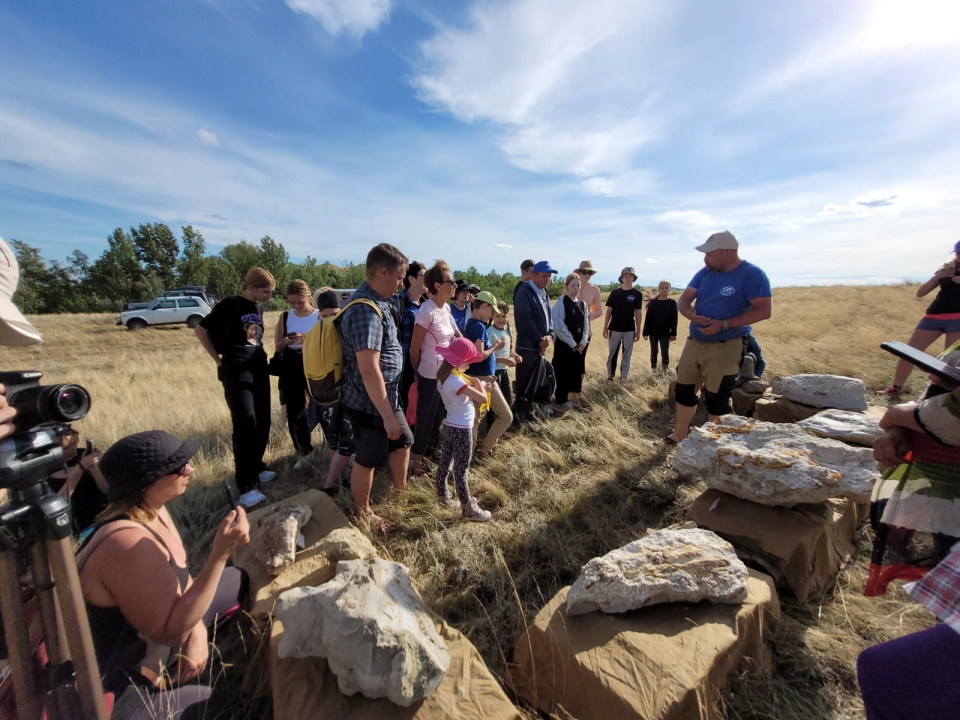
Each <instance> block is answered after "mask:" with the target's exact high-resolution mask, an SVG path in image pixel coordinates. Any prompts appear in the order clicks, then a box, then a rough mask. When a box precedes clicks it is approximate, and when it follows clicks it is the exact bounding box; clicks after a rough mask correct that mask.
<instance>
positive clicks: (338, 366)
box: [303, 298, 383, 405]
mask: <svg viewBox="0 0 960 720" xmlns="http://www.w3.org/2000/svg"><path fill="white" fill-rule="evenodd" d="M358 303H362V304H364V305H369V306H370V307H372V308H373V309H374V310H375V311H376V312H377V317H379V318H380V320H381V322H382V321H383V313H382V312H381V311H380V307H379V306H378V305H377V304H376V303H375V302H373V301H372V300H368V299H367V298H357V299H356V300H351V301H350V302H348V303H347V304H346V305H344V306H343V308H342V309H341V310H340V312H339V313H337V314H336V315H334V316H333V317H328V318H322V319H320V320H319V321H318V322H317V324H316V325H314V326H313V327H312V328H310V331H309V332H308V333H307V335H306V337H304V339H303V374H304V375H305V376H306V378H307V392H308V393H310V397H311V398H313V401H314V402H315V403H317V404H318V405H330V404H332V403H335V402H339V401H340V385H341V383H342V382H343V342H342V341H341V340H340V328H339V325H338V323H339V320H340V318H341V317H343V314H344V313H345V312H346V311H347V309H348V308H349V307H350V306H351V305H356V304H358Z"/></svg>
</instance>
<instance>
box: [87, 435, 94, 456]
mask: <svg viewBox="0 0 960 720" xmlns="http://www.w3.org/2000/svg"><path fill="white" fill-rule="evenodd" d="M92 454H93V438H89V437H88V438H87V455H92Z"/></svg>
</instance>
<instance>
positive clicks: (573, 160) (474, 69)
mask: <svg viewBox="0 0 960 720" xmlns="http://www.w3.org/2000/svg"><path fill="white" fill-rule="evenodd" d="M664 6H665V4H664V3H655V2H652V1H651V0H597V1H596V2H593V3H589V4H586V3H582V2H579V1H578V0H518V1H517V2H512V3H477V4H476V5H474V6H473V8H472V10H471V11H470V14H469V20H468V23H467V25H466V27H464V28H441V29H440V30H438V32H437V33H436V34H435V35H434V36H433V37H432V38H430V39H429V40H427V41H425V42H424V43H422V44H421V46H420V49H421V56H422V59H421V68H420V72H419V73H418V74H417V75H416V76H415V77H414V78H413V80H412V84H413V86H414V88H415V89H416V90H417V93H418V96H419V98H420V99H421V100H422V101H423V102H424V103H426V104H428V105H431V106H433V107H436V108H439V109H441V110H444V111H446V112H449V113H450V114H452V115H453V116H455V117H457V118H458V119H460V120H462V121H464V122H475V121H480V120H488V121H493V122H495V123H499V124H501V125H503V126H504V132H503V135H502V137H501V140H500V143H499V144H500V148H501V149H502V150H503V152H504V153H505V155H506V156H507V158H508V159H509V160H510V162H511V163H513V164H514V165H516V166H517V167H520V168H522V169H524V170H528V171H530V172H534V173H540V174H555V175H573V176H576V177H580V178H585V179H587V180H588V181H589V182H587V183H586V184H585V185H584V186H583V190H584V191H586V192H587V193H590V194H598V195H611V196H624V195H629V194H640V193H643V192H646V191H648V190H649V188H650V185H651V177H652V176H650V175H649V174H648V173H644V171H643V170H642V169H641V168H638V167H636V162H635V161H636V155H637V152H638V151H639V150H640V149H641V148H643V147H644V146H645V145H647V144H648V143H650V142H651V141H652V140H654V139H656V138H657V137H658V136H659V134H660V131H661V121H660V118H659V115H658V112H657V111H656V109H655V108H654V107H653V106H652V104H653V101H654V98H655V96H656V93H657V91H656V89H655V88H656V85H657V82H658V81H659V78H658V76H657V75H656V72H655V70H654V68H655V67H656V64H657V63H656V60H658V59H661V58H660V57H658V55H659V52H660V45H661V42H660V38H659V33H660V32H661V31H662V28H663V26H664V25H665V23H666V22H668V21H669V20H670V19H671V17H672V12H673V11H672V10H668V9H666V8H665V7H664ZM630 172H632V173H635V174H634V175H632V176H631V177H629V178H621V177H619V176H621V175H623V174H625V173H630ZM640 179H642V180H643V182H638V180H640Z"/></svg>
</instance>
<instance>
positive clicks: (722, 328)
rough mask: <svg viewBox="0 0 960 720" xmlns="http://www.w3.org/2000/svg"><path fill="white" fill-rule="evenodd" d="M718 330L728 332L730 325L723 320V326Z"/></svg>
mask: <svg viewBox="0 0 960 720" xmlns="http://www.w3.org/2000/svg"><path fill="white" fill-rule="evenodd" d="M720 329H721V330H729V329H730V323H728V322H727V321H726V320H724V321H723V325H721V326H720Z"/></svg>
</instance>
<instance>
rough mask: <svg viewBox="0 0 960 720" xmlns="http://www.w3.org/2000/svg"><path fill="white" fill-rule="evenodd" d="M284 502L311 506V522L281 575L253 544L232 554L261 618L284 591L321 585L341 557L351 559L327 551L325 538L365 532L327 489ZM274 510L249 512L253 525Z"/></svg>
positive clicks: (253, 606) (255, 609)
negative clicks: (269, 570)
mask: <svg viewBox="0 0 960 720" xmlns="http://www.w3.org/2000/svg"><path fill="white" fill-rule="evenodd" d="M283 502H285V503H288V504H289V503H294V504H303V505H309V506H310V511H311V514H310V522H308V523H307V524H306V525H304V526H303V527H302V528H301V529H300V531H301V532H302V533H303V538H304V545H305V547H304V548H303V549H302V550H300V551H299V552H298V553H297V556H296V559H295V560H294V561H293V563H292V564H290V565H287V566H286V567H285V568H283V570H282V572H281V573H280V574H279V575H269V574H267V571H266V570H265V568H264V565H263V563H262V562H260V560H259V558H257V554H256V552H255V551H254V549H253V548H252V547H251V545H252V544H253V543H247V544H246V545H244V546H243V547H241V548H239V549H238V550H237V551H236V552H235V553H234V556H233V560H234V562H235V563H236V565H237V566H238V567H240V568H243V569H244V570H245V571H246V572H247V575H249V576H250V598H251V608H250V614H251V615H253V616H254V617H258V618H268V617H270V614H271V613H272V612H273V606H274V604H275V603H276V602H277V598H278V597H279V596H280V593H282V592H283V591H284V590H289V589H290V588H292V587H298V586H300V585H304V586H317V585H322V584H323V583H325V582H327V581H328V580H329V579H330V578H332V577H333V575H334V572H335V571H336V567H337V562H338V561H339V560H349V559H351V558H350V557H346V556H345V557H338V556H337V555H336V552H333V554H332V555H331V554H328V553H330V551H331V547H330V546H329V545H326V546H324V545H323V542H324V540H326V539H327V538H328V537H330V536H331V535H333V534H334V533H337V537H341V538H342V537H343V536H344V534H354V535H356V536H358V537H359V536H361V535H362V533H361V532H360V531H359V530H357V529H356V528H355V527H353V525H351V524H350V521H349V520H347V516H346V515H344V514H343V511H342V510H341V509H340V508H339V507H337V504H336V503H335V502H334V501H333V499H332V498H331V497H330V496H329V495H327V494H326V493H324V492H320V491H319V490H315V489H310V490H305V491H304V492H302V493H299V494H297V495H294V496H293V497H290V498H287V499H286V500H284V501H283ZM271 510H272V507H266V508H261V509H260V510H254V511H253V512H251V513H248V515H247V518H248V519H249V520H250V526H251V527H256V523H257V521H258V520H259V518H260V517H262V516H263V515H266V514H267V513H268V512H270V511H271ZM361 543H363V540H362V539H358V540H356V543H355V544H354V545H353V547H354V548H359V547H360V544H361Z"/></svg>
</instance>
